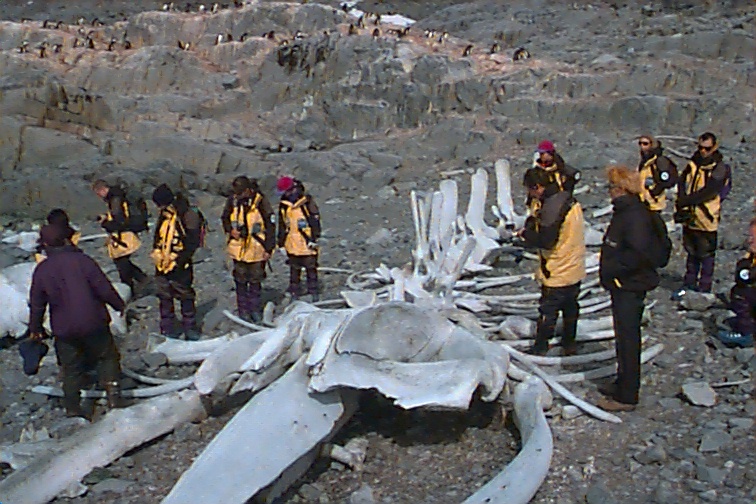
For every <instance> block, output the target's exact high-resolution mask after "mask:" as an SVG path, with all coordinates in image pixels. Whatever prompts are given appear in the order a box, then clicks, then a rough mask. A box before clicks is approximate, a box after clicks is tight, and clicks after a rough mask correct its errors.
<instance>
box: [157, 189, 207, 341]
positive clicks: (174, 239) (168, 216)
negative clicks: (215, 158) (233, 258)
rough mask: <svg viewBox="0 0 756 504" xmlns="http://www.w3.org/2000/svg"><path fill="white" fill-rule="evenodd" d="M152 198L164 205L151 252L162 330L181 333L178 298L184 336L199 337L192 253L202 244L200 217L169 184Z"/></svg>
mask: <svg viewBox="0 0 756 504" xmlns="http://www.w3.org/2000/svg"><path fill="white" fill-rule="evenodd" d="M152 201H153V202H154V203H155V205H157V207H158V208H159V209H160V215H159V216H158V220H157V225H156V226H155V238H154V241H153V247H152V253H151V254H150V255H151V257H152V260H153V261H154V263H155V284H156V286H157V297H158V299H159V301H160V333H161V334H163V335H164V336H168V337H172V338H176V337H178V334H177V333H176V329H175V325H176V315H175V312H174V300H175V299H178V300H179V302H180V303H181V325H182V327H183V330H184V336H185V337H186V339H187V340H198V339H199V338H200V333H199V330H198V329H197V309H196V307H195V298H196V294H195V292H194V288H193V287H192V283H193V282H194V267H193V264H192V256H193V255H194V252H195V251H196V250H197V248H198V247H199V244H200V226H201V222H200V218H199V216H198V214H197V213H196V212H193V211H191V209H190V207H189V202H188V201H186V199H185V198H184V197H183V196H175V195H174V194H173V191H171V189H170V188H169V187H168V186H167V185H165V184H162V185H160V186H158V187H157V188H156V189H155V191H154V192H153V193H152Z"/></svg>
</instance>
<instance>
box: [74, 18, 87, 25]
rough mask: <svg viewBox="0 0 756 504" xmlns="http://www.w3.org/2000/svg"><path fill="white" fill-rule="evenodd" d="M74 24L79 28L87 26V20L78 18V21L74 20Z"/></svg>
mask: <svg viewBox="0 0 756 504" xmlns="http://www.w3.org/2000/svg"><path fill="white" fill-rule="evenodd" d="M76 24H77V25H79V26H84V25H85V24H87V20H86V19H84V18H83V17H80V18H79V19H77V20H76Z"/></svg>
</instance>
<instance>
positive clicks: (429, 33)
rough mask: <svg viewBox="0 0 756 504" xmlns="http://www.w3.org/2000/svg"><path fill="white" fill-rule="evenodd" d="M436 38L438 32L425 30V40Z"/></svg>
mask: <svg viewBox="0 0 756 504" xmlns="http://www.w3.org/2000/svg"><path fill="white" fill-rule="evenodd" d="M435 36H436V30H425V38H434V37H435Z"/></svg>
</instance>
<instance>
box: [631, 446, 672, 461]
mask: <svg viewBox="0 0 756 504" xmlns="http://www.w3.org/2000/svg"><path fill="white" fill-rule="evenodd" d="M633 458H634V459H635V460H637V461H638V462H640V463H641V464H643V465H648V464H654V463H656V462H664V461H665V460H667V452H666V451H664V448H662V447H661V446H658V445H653V446H649V447H648V448H647V449H646V450H644V451H642V452H640V453H636V454H635V456H634V457H633Z"/></svg>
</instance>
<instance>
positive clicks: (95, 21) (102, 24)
mask: <svg viewBox="0 0 756 504" xmlns="http://www.w3.org/2000/svg"><path fill="white" fill-rule="evenodd" d="M92 26H105V23H103V22H102V21H100V19H99V18H94V19H93V20H92Z"/></svg>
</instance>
